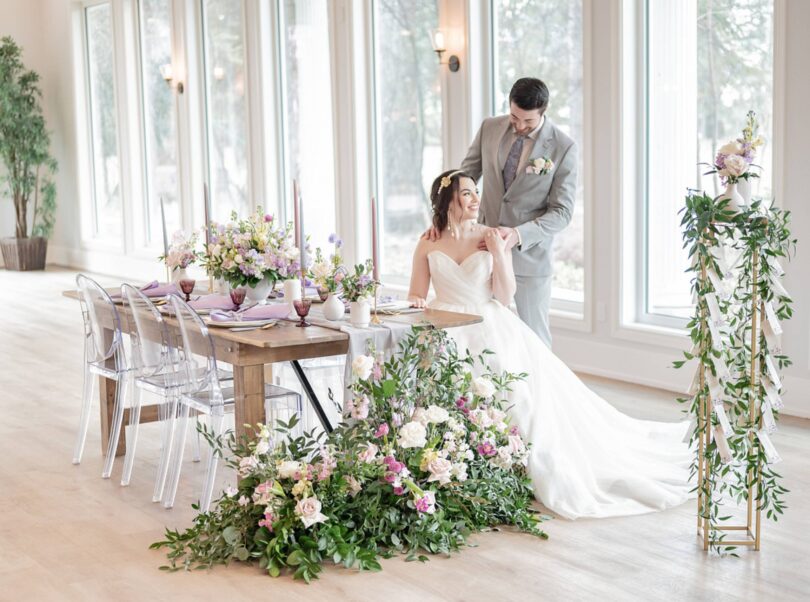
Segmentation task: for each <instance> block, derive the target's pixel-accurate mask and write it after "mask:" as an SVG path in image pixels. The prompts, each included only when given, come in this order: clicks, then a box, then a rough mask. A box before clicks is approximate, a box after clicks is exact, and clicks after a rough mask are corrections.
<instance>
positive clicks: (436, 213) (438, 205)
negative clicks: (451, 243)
mask: <svg viewBox="0 0 810 602" xmlns="http://www.w3.org/2000/svg"><path fill="white" fill-rule="evenodd" d="M461 178H470V179H471V180H472V177H471V176H469V175H467V174H466V173H464V172H463V171H461V170H460V169H449V170H447V171H446V172H444V173H443V174H441V175H440V176H439V177H438V178H436V179H435V180H433V186H431V187H430V202H431V204H432V205H433V227H434V228H436V229H437V230H439V231H440V232H441V231H442V230H445V229H446V228H447V224H448V223H449V218H448V217H447V214H448V212H449V211H450V205H451V204H452V202H453V198H454V195H455V194H456V192H457V191H458V183H459V180H460V179H461Z"/></svg>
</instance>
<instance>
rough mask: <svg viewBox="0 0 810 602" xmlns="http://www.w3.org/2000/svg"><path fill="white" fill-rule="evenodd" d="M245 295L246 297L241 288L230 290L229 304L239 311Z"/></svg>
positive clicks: (244, 291)
mask: <svg viewBox="0 0 810 602" xmlns="http://www.w3.org/2000/svg"><path fill="white" fill-rule="evenodd" d="M245 295H247V291H246V290H245V289H244V288H243V287H239V288H232V289H231V302H232V303H233V304H234V305H235V306H236V309H239V307H240V306H241V305H242V303H244V302H245Z"/></svg>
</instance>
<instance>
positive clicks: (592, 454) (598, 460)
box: [409, 171, 692, 519]
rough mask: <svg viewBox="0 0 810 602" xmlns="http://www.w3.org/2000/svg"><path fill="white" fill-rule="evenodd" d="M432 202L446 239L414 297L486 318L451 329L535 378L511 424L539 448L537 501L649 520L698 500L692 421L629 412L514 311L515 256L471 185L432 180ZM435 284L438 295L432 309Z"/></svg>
mask: <svg viewBox="0 0 810 602" xmlns="http://www.w3.org/2000/svg"><path fill="white" fill-rule="evenodd" d="M431 201H432V203H433V227H434V228H435V229H436V231H437V232H439V233H440V235H439V237H438V239H437V240H435V241H433V242H431V241H430V240H428V239H426V238H422V239H421V240H420V241H419V243H418V244H417V247H416V251H415V252H414V258H413V272H412V275H411V285H410V292H409V300H410V301H411V303H412V304H413V305H415V306H417V307H425V306H426V305H427V306H429V307H431V308H435V309H446V310H450V311H458V312H464V313H473V314H478V315H480V316H482V317H483V322H481V323H479V324H474V325H472V326H465V327H462V328H454V329H450V330H448V334H449V335H450V336H451V337H452V338H453V339H455V340H456V343H457V344H458V347H459V349H460V350H464V349H469V350H470V352H472V353H474V354H477V353H480V352H481V351H482V350H484V349H489V350H491V351H494V352H495V354H494V355H491V356H489V357H488V361H489V363H490V365H491V368H492V370H493V371H496V372H497V371H501V370H508V371H509V372H513V373H520V372H526V373H527V374H528V378H527V379H526V380H525V381H521V382H518V383H515V385H513V391H512V393H511V394H510V401H511V402H512V404H513V407H512V409H511V415H512V420H513V423H515V424H517V425H518V427H519V428H520V430H521V433H522V434H523V436H524V437H525V438H526V439H527V440H529V441H531V443H532V448H531V455H530V458H529V466H528V469H529V475H530V476H531V478H532V482H533V483H534V493H535V497H537V499H538V500H540V501H541V502H542V503H543V504H544V505H545V506H546V507H547V508H548V509H550V510H552V511H554V512H556V513H557V514H559V515H561V516H563V517H565V518H569V519H575V518H580V517H592V518H596V517H608V516H626V515H631V514H641V513H644V512H652V511H656V510H663V509H665V508H670V507H672V506H677V505H679V504H681V503H683V502H684V501H685V500H687V499H688V498H690V497H692V496H691V495H690V491H691V489H692V486H691V485H690V483H689V466H690V462H691V454H690V451H689V448H688V445H687V444H686V443H684V442H683V438H684V435H685V433H686V429H687V424H686V423H664V422H650V421H645V420H636V419H633V418H630V417H629V416H626V415H624V414H622V413H621V412H619V411H618V410H616V409H615V408H613V406H611V405H610V404H609V403H608V402H606V401H605V400H603V399H602V398H601V397H599V396H598V395H596V394H595V393H594V392H593V391H591V390H590V389H588V388H587V387H586V386H585V385H584V384H583V383H582V382H581V381H580V380H579V379H578V378H577V377H576V375H575V374H574V373H573V372H572V371H571V370H570V369H569V368H568V367H567V366H566V365H565V364H564V363H563V362H562V361H561V360H560V359H558V358H557V357H556V356H555V355H554V354H553V353H552V352H551V350H550V349H548V347H546V346H545V345H544V344H543V342H542V341H541V340H540V338H538V336H537V335H536V334H535V333H534V332H533V331H532V330H531V329H530V328H529V327H528V326H526V325H525V324H524V323H523V322H522V321H521V320H520V318H518V317H517V315H515V314H514V313H512V311H510V310H509V309H508V305H509V304H510V303H511V301H512V296H513V295H514V293H515V275H514V272H513V270H512V251H511V249H509V248H507V246H506V241H504V240H503V239H502V238H501V236H500V235H499V233H498V231H497V229H494V228H487V227H485V226H483V225H480V224H478V210H479V198H478V193H477V191H476V189H475V182H474V181H473V180H472V178H470V177H469V176H467V175H466V174H465V173H463V172H461V171H448V172H445V173H443V174H442V175H441V176H439V177H438V178H437V179H436V181H435V182H433V186H432V188H431ZM484 246H485V249H486V250H482V249H481V248H480V247H484ZM431 282H432V283H433V288H434V291H435V293H436V298H435V299H434V300H433V301H431V302H430V303H429V304H426V302H425V299H426V297H427V294H428V288H429V287H430V284H431Z"/></svg>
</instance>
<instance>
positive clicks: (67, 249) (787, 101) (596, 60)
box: [0, 0, 810, 417]
mask: <svg viewBox="0 0 810 602" xmlns="http://www.w3.org/2000/svg"><path fill="white" fill-rule="evenodd" d="M347 2H349V0H341V2H340V3H339V5H338V6H344V5H345V4H346V3H347ZM469 2H470V3H471V4H470V5H469V6H471V9H470V10H468V9H467V7H468V5H467V4H465V2H464V1H463V0H444V2H443V10H444V11H445V12H444V16H443V20H445V19H447V20H449V22H450V24H451V25H452V24H458V23H459V22H461V23H462V24H463V23H464V22H465V21H466V19H467V16H468V14H470V13H477V12H479V11H480V10H482V7H483V6H484V2H483V1H482V0H469ZM778 2H779V5H780V10H784V11H785V14H784V19H783V22H784V31H783V32H778V34H780V35H781V33H784V37H783V38H782V37H778V39H777V40H776V45H777V57H778V56H779V54H780V52H781V53H782V54H783V55H784V57H785V60H784V62H783V67H782V68H781V71H780V67H779V66H778V67H777V87H778V86H779V85H780V83H781V85H782V88H783V89H782V92H781V93H779V92H778V93H777V106H775V107H774V114H775V121H777V122H779V119H780V117H781V121H782V123H784V124H786V127H784V128H783V132H782V134H783V135H782V141H781V146H780V141H779V140H778V139H777V140H776V144H777V146H778V147H779V149H780V150H781V153H779V151H777V153H778V156H781V165H782V169H781V170H780V171H779V172H778V173H775V174H774V177H775V179H777V180H778V182H777V190H781V195H782V198H781V199H778V202H779V203H780V204H781V205H782V206H783V207H785V208H787V209H790V210H791V211H792V212H793V231H794V234H795V235H796V236H797V237H798V239H799V252H798V255H797V256H796V257H795V259H794V260H793V261H792V262H791V263H790V264H788V265H787V266H786V267H787V276H786V280H785V285H786V287H787V289H788V290H789V291H790V292H791V293H792V294H793V295H794V298H795V310H796V313H795V315H794V318H793V319H792V320H791V321H790V322H788V323H787V324H786V334H785V336H784V346H785V349H786V351H787V353H788V354H789V355H790V356H791V357H792V359H793V361H794V366H793V367H791V368H790V369H788V371H787V378H786V385H787V392H786V395H785V400H786V403H787V407H786V410H785V411H786V413H790V414H796V415H802V416H807V417H810V285H808V284H807V282H806V275H807V274H810V259H809V258H810V248H808V245H810V200H808V198H807V193H806V190H807V183H806V175H805V174H806V172H807V170H806V168H805V166H804V161H805V157H806V154H807V153H806V152H805V148H804V147H805V145H806V141H807V140H810V118H808V117H807V112H806V109H805V106H806V103H807V99H808V98H810V78H808V77H807V75H806V62H807V58H808V57H810V36H807V34H806V32H807V31H810V2H808V1H792V0H791V1H783V0H778ZM588 5H589V6H590V7H591V10H592V15H591V19H590V23H591V31H592V37H591V40H590V45H589V46H587V48H588V52H589V55H590V60H591V66H590V69H589V73H590V77H591V81H590V89H591V90H592V91H593V95H594V99H597V100H595V101H594V102H593V103H592V105H593V115H592V123H593V127H592V131H591V132H590V135H591V137H592V140H593V146H592V155H591V156H592V157H593V159H594V160H593V161H592V165H591V166H590V169H591V170H592V171H591V178H592V180H593V185H592V187H591V189H592V191H593V192H592V199H591V213H590V215H588V216H587V217H586V219H589V220H590V221H591V225H592V227H591V231H592V237H591V240H590V250H589V255H590V268H591V282H592V291H591V295H592V300H593V302H592V303H590V304H588V305H586V307H587V311H588V312H589V313H592V314H593V315H589V316H586V318H587V319H586V321H585V323H586V324H588V323H589V324H590V328H586V329H585V330H584V331H575V330H570V329H565V328H561V327H559V326H558V327H555V328H554V349H555V352H556V353H557V354H558V355H560V356H561V357H562V359H563V360H565V361H566V362H567V363H568V364H569V365H570V366H572V367H573V368H575V369H577V370H581V371H583V372H590V373H594V374H601V375H605V376H609V377H614V378H618V379H623V380H627V381H631V382H637V383H641V384H648V385H652V386H658V387H663V388H669V389H672V390H678V389H681V390H682V389H685V388H686V386H688V383H689V381H690V380H691V375H690V374H689V373H688V372H687V371H686V370H681V371H676V370H674V369H673V368H671V364H672V361H673V360H674V359H678V357H679V352H678V349H679V348H685V347H688V345H687V343H686V342H685V338H684V337H681V338H678V337H673V336H668V335H665V334H660V333H655V332H649V331H643V330H639V331H634V330H632V329H628V328H625V327H622V326H620V315H621V308H620V307H619V299H620V288H621V280H620V264H621V257H620V253H619V246H620V241H619V240H618V232H619V231H620V224H621V220H622V204H621V202H620V201H621V194H622V193H621V190H622V188H621V181H620V177H621V173H620V169H619V168H618V166H617V164H618V162H619V161H620V155H619V152H620V150H621V148H620V144H619V141H620V139H621V136H622V131H623V130H622V124H621V122H620V120H619V116H620V114H621V107H620V101H621V97H620V84H621V79H620V76H621V73H620V69H619V67H618V65H619V63H620V39H619V31H620V27H619V26H620V0H604V1H602V0H599V1H592V2H589V3H588ZM72 18H73V17H72V12H71V1H70V0H2V1H1V2H0V35H6V34H8V35H12V36H14V37H15V39H17V41H18V42H19V43H20V44H21V45H22V46H23V47H24V49H25V55H24V56H25V60H26V63H27V64H28V65H29V66H30V67H31V68H33V69H36V70H37V71H39V73H40V75H41V76H42V86H43V92H44V97H45V100H44V109H45V115H46V118H47V119H48V124H49V127H50V129H51V130H52V131H53V132H54V134H53V152H54V155H55V156H56V158H57V160H58V161H59V165H60V173H59V178H58V181H57V191H58V192H57V194H58V202H59V211H58V215H57V224H56V230H55V233H54V237H53V239H52V241H51V245H50V251H49V260H50V261H52V262H56V263H60V264H63V265H64V264H67V265H73V266H77V267H80V266H87V265H88V264H87V262H88V261H90V262H96V265H99V264H98V263H97V262H99V261H101V259H102V258H99V257H92V256H90V255H88V254H86V253H85V252H83V250H82V248H81V243H80V236H79V202H78V198H77V195H78V192H77V191H78V186H77V177H76V174H77V168H78V166H77V162H76V158H75V152H74V149H75V148H76V136H77V132H76V130H75V126H74V123H75V119H74V115H75V110H76V107H75V101H74V75H73V73H74V64H73V56H72V53H73V40H72V31H73V28H72ZM445 22H447V21H445ZM477 43H478V40H476V37H473V38H472V39H470V40H468V41H467V43H466V47H460V48H459V49H458V50H459V54H460V55H462V57H463V59H464V63H463V65H464V67H463V70H462V72H463V78H447V79H445V82H446V83H447V84H448V85H455V86H458V87H459V88H466V89H467V90H470V89H474V88H475V87H476V86H475V85H474V84H471V83H470V82H471V81H478V80H480V79H481V78H486V77H487V74H486V73H484V72H483V64H482V61H481V60H480V53H479V52H478V49H477V47H476V44H477ZM476 59H479V60H476ZM468 60H470V62H467V61H468ZM468 65H471V66H472V67H473V68H478V69H479V70H481V71H482V72H481V73H478V72H476V73H467V72H466V71H467V70H466V67H467V66H468ZM455 75H461V74H455ZM453 82H455V83H453ZM458 92H459V89H458V88H456V89H454V90H452V92H448V95H447V100H448V102H452V103H456V102H460V104H461V106H455V105H454V106H452V107H450V110H451V111H452V112H453V113H454V115H455V118H454V120H453V123H452V124H451V127H449V128H448V131H447V132H446V133H445V135H446V136H447V140H448V145H449V148H451V149H452V150H453V153H452V154H453V155H454V156H455V155H458V154H459V153H461V152H462V151H463V149H464V148H465V147H466V145H467V144H468V143H469V141H470V139H471V136H472V134H473V133H474V129H475V128H476V127H477V123H473V122H474V121H475V119H473V117H475V114H476V113H479V112H480V111H481V110H482V109H481V107H480V106H479V105H481V102H482V101H481V99H478V98H469V99H467V100H466V101H465V100H463V96H464V95H463V94H462V100H461V101H458V100H457V99H458V98H459V95H458ZM468 96H469V95H468ZM780 99H781V102H780ZM627 127H632V124H628V126H627ZM606 158H607V159H606ZM339 165H340V167H341V168H346V169H356V166H352V165H350V164H349V163H348V162H344V163H340V164H339ZM780 176H781V178H782V179H781V180H779V178H780ZM344 198H345V197H344ZM13 224H14V222H13V209H12V208H11V205H10V203H9V202H8V200H3V201H0V235H3V236H5V235H9V234H13ZM342 231H343V233H344V236H346V237H348V236H349V235H350V233H349V232H348V229H347V228H345V227H344V228H342ZM105 259H109V258H105ZM107 265H110V264H109V263H108V264H107ZM116 265H117V267H118V271H119V275H120V276H122V277H125V278H136V277H139V275H138V270H139V268H138V266H137V265H136V264H126V263H125V262H123V261H120V262H118V263H117V264H116Z"/></svg>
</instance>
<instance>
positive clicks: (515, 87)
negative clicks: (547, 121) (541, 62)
mask: <svg viewBox="0 0 810 602" xmlns="http://www.w3.org/2000/svg"><path fill="white" fill-rule="evenodd" d="M509 102H513V103H515V104H516V105H517V106H519V107H520V108H521V109H523V110H524V111H531V110H533V109H540V112H541V113H543V112H545V110H546V109H547V108H548V88H547V87H546V84H544V83H543V82H542V81H540V80H539V79H537V78H536V77H521V78H520V79H519V80H517V81H516V82H515V83H514V84H512V90H511V91H510V92H509Z"/></svg>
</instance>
